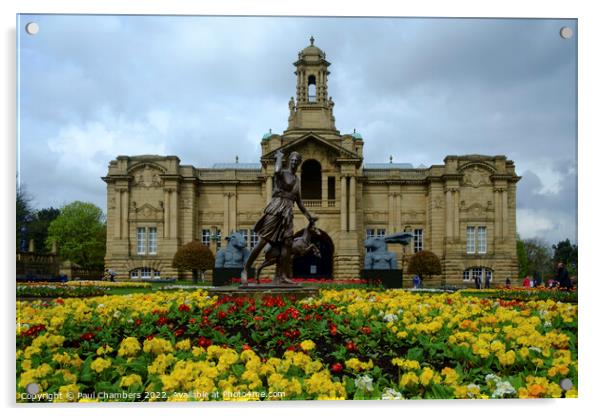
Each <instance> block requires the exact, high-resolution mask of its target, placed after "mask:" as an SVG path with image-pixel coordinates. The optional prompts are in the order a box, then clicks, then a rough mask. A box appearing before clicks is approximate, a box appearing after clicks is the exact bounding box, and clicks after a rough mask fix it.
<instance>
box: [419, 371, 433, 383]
mask: <svg viewBox="0 0 602 416" xmlns="http://www.w3.org/2000/svg"><path fill="white" fill-rule="evenodd" d="M433 375H434V373H433V370H431V369H430V368H429V367H427V368H425V369H424V370H422V374H420V384H422V385H423V386H428V385H429V384H430V382H431V380H432V379H433Z"/></svg>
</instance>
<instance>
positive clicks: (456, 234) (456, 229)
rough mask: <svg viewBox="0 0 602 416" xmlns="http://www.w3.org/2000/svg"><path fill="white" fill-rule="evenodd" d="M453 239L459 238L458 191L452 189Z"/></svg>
mask: <svg viewBox="0 0 602 416" xmlns="http://www.w3.org/2000/svg"><path fill="white" fill-rule="evenodd" d="M453 192H454V210H453V214H454V239H458V238H460V212H459V210H460V192H459V190H458V189H454V191H453Z"/></svg>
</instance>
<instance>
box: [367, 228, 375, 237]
mask: <svg viewBox="0 0 602 416" xmlns="http://www.w3.org/2000/svg"><path fill="white" fill-rule="evenodd" d="M374 235H375V233H374V228H366V239H368V238H373V237H374Z"/></svg>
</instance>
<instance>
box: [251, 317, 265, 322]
mask: <svg viewBox="0 0 602 416" xmlns="http://www.w3.org/2000/svg"><path fill="white" fill-rule="evenodd" d="M253 320H254V321H263V316H254V317H253Z"/></svg>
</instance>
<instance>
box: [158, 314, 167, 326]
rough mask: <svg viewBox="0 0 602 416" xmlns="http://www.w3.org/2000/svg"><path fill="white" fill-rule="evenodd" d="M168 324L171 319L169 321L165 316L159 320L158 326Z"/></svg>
mask: <svg viewBox="0 0 602 416" xmlns="http://www.w3.org/2000/svg"><path fill="white" fill-rule="evenodd" d="M168 322H169V319H167V317H165V316H160V317H159V319H157V325H159V326H161V325H165V324H166V323H168Z"/></svg>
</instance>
